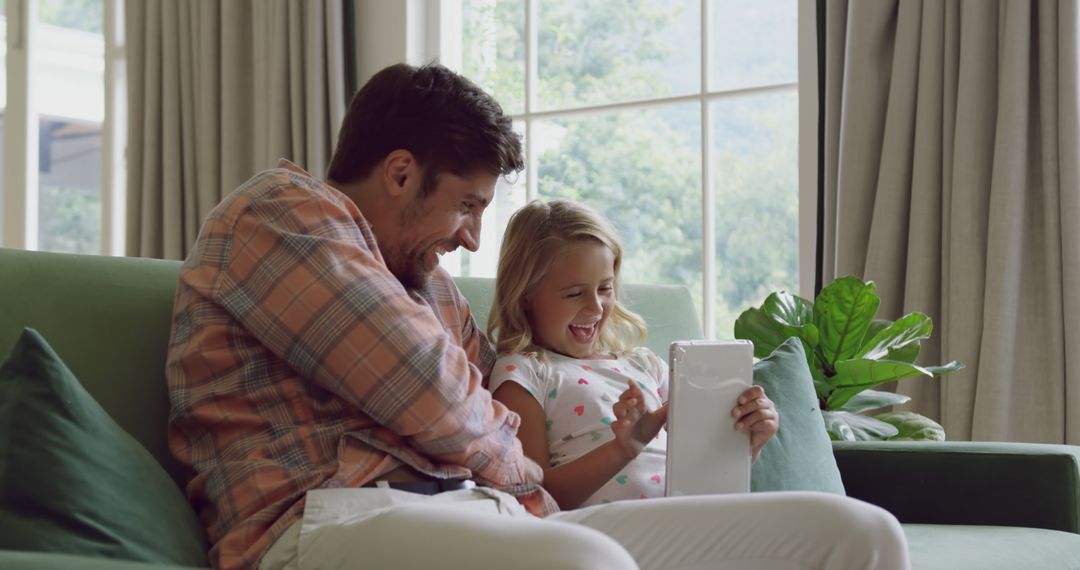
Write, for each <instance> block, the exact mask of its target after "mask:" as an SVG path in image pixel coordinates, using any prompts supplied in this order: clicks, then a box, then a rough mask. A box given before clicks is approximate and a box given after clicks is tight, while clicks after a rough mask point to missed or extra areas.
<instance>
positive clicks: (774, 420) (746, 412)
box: [731, 386, 780, 461]
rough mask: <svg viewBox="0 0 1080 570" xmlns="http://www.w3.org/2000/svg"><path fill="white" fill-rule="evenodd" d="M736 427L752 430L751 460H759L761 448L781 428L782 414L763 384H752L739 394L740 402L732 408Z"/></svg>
mask: <svg viewBox="0 0 1080 570" xmlns="http://www.w3.org/2000/svg"><path fill="white" fill-rule="evenodd" d="M731 416H732V417H734V418H737V419H736V420H735V429H737V430H750V450H751V458H752V459H751V461H757V458H758V455H761V448H762V447H765V444H766V443H768V442H769V440H770V439H772V436H774V435H776V432H777V430H779V429H780V414H779V413H778V412H777V411H776V405H775V404H773V401H772V400H770V399H769V397H768V396H766V395H765V389H764V388H762V387H761V386H751V387H749V388H747V389H746V391H745V392H743V393H742V394H741V395H739V403H738V405H737V406H735V407H734V408H732V410H731Z"/></svg>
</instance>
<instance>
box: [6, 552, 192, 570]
mask: <svg viewBox="0 0 1080 570" xmlns="http://www.w3.org/2000/svg"><path fill="white" fill-rule="evenodd" d="M0 568H3V569H4V570H64V569H70V570H76V569H77V570H185V569H188V567H186V566H163V565H157V564H148V563H145V562H130V561H126V560H116V559H113V558H91V557H89V556H77V555H72V554H58V553H53V552H21V551H15V550H0ZM188 570H191V569H188Z"/></svg>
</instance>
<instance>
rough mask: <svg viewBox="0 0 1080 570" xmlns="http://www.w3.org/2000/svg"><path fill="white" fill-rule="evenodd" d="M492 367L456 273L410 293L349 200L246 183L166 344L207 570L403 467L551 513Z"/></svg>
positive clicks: (309, 182)
mask: <svg viewBox="0 0 1080 570" xmlns="http://www.w3.org/2000/svg"><path fill="white" fill-rule="evenodd" d="M493 360H494V354H493V351H492V349H491V345H490V344H489V343H488V341H487V339H486V338H485V337H484V336H483V334H482V333H481V332H480V331H479V330H478V329H477V327H476V323H475V322H474V320H473V318H472V315H471V313H470V311H469V304H468V302H467V301H466V300H465V299H464V298H463V297H462V296H461V293H460V291H458V289H457V287H456V286H455V285H454V283H453V281H452V280H451V278H450V276H449V275H448V274H447V273H446V272H445V271H443V270H441V269H439V270H437V271H436V273H435V274H434V275H433V277H432V279H431V282H430V285H429V287H428V288H427V290H425V291H423V292H408V291H406V290H405V289H404V288H403V287H402V285H401V283H400V282H399V281H398V280H397V279H396V278H395V277H394V276H393V275H392V274H391V273H390V272H389V271H388V270H387V268H386V265H385V264H384V263H383V259H382V256H381V254H380V253H379V248H378V246H377V245H376V242H375V237H374V234H373V233H372V231H371V227H370V225H369V224H368V223H367V221H366V220H365V219H364V218H363V217H362V215H361V213H360V211H359V209H358V208H357V207H356V205H355V204H354V203H353V202H352V200H350V199H349V198H348V197H346V196H345V195H344V194H342V193H340V192H338V191H337V190H335V189H334V188H331V187H330V186H327V185H326V184H323V183H321V182H319V181H317V180H315V179H313V178H312V177H311V176H310V175H309V174H307V173H306V172H304V171H303V170H301V169H300V168H299V167H297V166H295V165H293V164H291V163H289V162H288V161H284V160H283V161H281V163H280V164H279V165H278V168H276V169H273V170H269V171H266V172H263V173H261V174H259V175H257V176H255V177H254V178H252V179H251V180H250V181H248V182H247V183H246V184H244V185H243V186H242V187H241V188H239V189H238V190H236V191H235V192H233V193H232V194H230V195H229V196H228V197H226V198H225V200H224V201H223V202H222V203H221V204H220V205H219V206H217V207H216V208H215V209H214V210H213V212H211V214H210V216H209V217H208V219H207V221H206V225H205V226H204V227H203V229H202V232H201V233H200V234H199V238H198V240H197V242H196V244H195V247H194V249H193V250H192V252H191V254H190V255H189V256H188V259H187V261H186V262H185V263H184V266H183V268H182V269H181V273H180V282H179V285H178V287H177V291H176V299H175V305H174V310H173V324H172V335H171V338H170V342H169V355H168V364H167V378H168V384H169V399H170V402H171V414H170V418H169V446H170V448H171V450H172V452H173V454H174V455H175V456H176V457H177V459H179V461H180V462H181V463H182V464H183V465H184V466H186V467H187V468H188V469H189V470H190V471H189V475H190V481H189V483H188V487H187V494H188V498H189V499H190V500H191V501H192V503H193V505H194V506H195V508H196V510H197V511H198V512H199V515H200V517H201V518H202V520H203V523H204V524H206V526H207V532H208V534H209V540H210V542H211V544H212V547H211V549H210V562H211V564H213V565H214V566H215V567H218V568H250V567H254V566H255V565H256V564H257V563H258V561H259V559H260V558H261V557H262V555H263V553H264V552H265V551H266V549H267V548H269V546H270V545H271V544H273V542H274V540H276V539H277V538H278V537H279V536H280V535H281V533H282V532H284V530H285V529H286V528H287V527H288V526H289V525H290V524H292V523H293V522H295V521H297V520H298V519H299V518H300V517H301V516H302V514H303V504H304V493H305V492H306V491H307V490H309V489H315V488H329V487H358V486H361V485H363V484H365V483H367V482H369V481H372V480H374V479H376V478H377V477H379V476H380V475H382V474H384V473H386V472H388V471H391V470H392V469H394V468H396V467H398V466H400V465H402V464H403V463H404V464H407V465H409V466H411V467H413V468H414V469H416V470H418V471H420V472H423V473H426V474H428V475H430V476H432V477H437V478H450V477H471V478H473V479H475V480H477V481H478V482H479V483H481V484H484V485H489V486H491V487H494V488H498V489H502V490H504V491H507V492H509V493H511V494H513V495H515V496H518V497H519V499H520V500H521V502H522V503H523V504H524V505H525V506H526V508H528V509H529V510H530V512H532V513H534V514H537V515H541V516H542V515H545V514H548V513H550V512H553V511H554V510H557V507H556V506H555V503H554V501H553V500H552V499H551V497H550V496H549V495H547V493H546V492H545V491H543V490H542V489H541V488H539V487H538V486H537V485H535V484H534V483H532V482H528V481H526V480H525V473H524V465H523V461H522V452H521V444H520V443H519V442H518V440H517V438H516V437H515V436H516V434H517V427H518V423H519V421H520V419H519V417H518V416H517V415H516V414H514V413H512V412H510V411H508V410H507V409H506V408H505V407H503V406H502V404H500V403H498V402H494V401H492V400H491V397H490V395H489V394H488V392H487V391H486V390H485V389H484V388H483V386H482V384H481V381H482V378H483V377H484V376H486V374H487V373H488V372H489V371H490V368H491V364H492V362H493Z"/></svg>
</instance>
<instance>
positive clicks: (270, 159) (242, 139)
mask: <svg viewBox="0 0 1080 570" xmlns="http://www.w3.org/2000/svg"><path fill="white" fill-rule="evenodd" d="M125 10H126V34H127V62H128V67H127V69H128V103H129V127H128V155H127V156H128V184H127V186H128V201H127V211H128V214H127V228H128V230H127V253H128V255H137V256H143V257H161V258H171V259H182V258H183V257H184V256H185V255H186V254H187V251H188V248H189V247H190V246H191V244H192V243H193V242H194V240H195V237H196V235H197V234H198V231H199V227H200V226H201V224H202V222H203V220H204V219H205V217H206V215H207V213H209V211H210V209H212V208H213V207H214V206H215V205H216V204H217V203H218V202H219V201H220V200H221V198H222V197H223V196H224V195H225V194H227V193H229V192H230V191H232V190H233V189H234V188H235V187H236V186H237V185H239V184H240V183H242V182H243V181H244V180H246V179H247V178H249V177H251V176H252V175H253V174H255V173H256V172H258V171H259V170H263V169H266V168H270V167H273V166H274V165H275V164H276V162H277V159H278V158H281V157H284V158H288V159H290V160H292V161H294V162H296V163H298V164H299V165H301V166H302V167H304V168H306V169H307V170H308V171H309V172H311V173H312V174H314V175H316V176H319V177H322V176H324V174H325V170H326V166H327V165H328V164H329V161H330V155H331V153H332V151H333V145H334V142H335V138H336V136H337V127H338V125H339V124H340V122H341V119H342V117H343V116H344V111H345V101H346V97H347V93H346V56H345V46H344V45H343V44H344V25H345V18H344V15H343V0H305V1H303V2H298V1H292V0H228V1H227V2H222V1H220V0H127V2H126V3H125Z"/></svg>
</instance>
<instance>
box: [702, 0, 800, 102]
mask: <svg viewBox="0 0 1080 570" xmlns="http://www.w3.org/2000/svg"><path fill="white" fill-rule="evenodd" d="M710 1H711V2H712V5H711V8H712V16H711V20H712V22H710V33H711V37H712V53H711V54H710V56H709V59H710V61H711V65H710V67H711V69H710V70H709V74H710V75H709V78H710V79H709V82H710V83H711V85H710V86H709V87H710V89H712V90H714V91H723V90H729V89H741V88H745V87H754V86H760V85H773V84H778V83H794V82H795V81H797V79H798V75H797V71H798V70H797V67H796V65H797V61H796V55H797V46H796V42H797V40H798V37H797V36H798V9H797V8H798V7H797V4H796V1H795V0H710Z"/></svg>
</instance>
